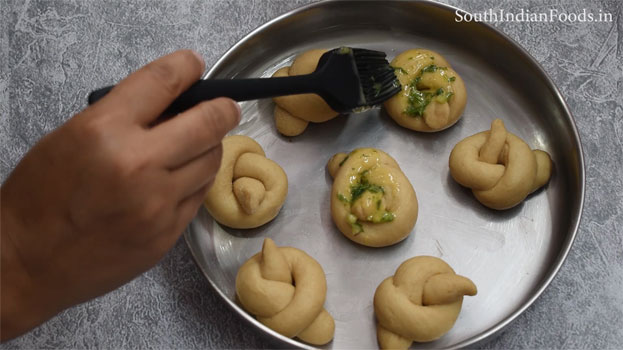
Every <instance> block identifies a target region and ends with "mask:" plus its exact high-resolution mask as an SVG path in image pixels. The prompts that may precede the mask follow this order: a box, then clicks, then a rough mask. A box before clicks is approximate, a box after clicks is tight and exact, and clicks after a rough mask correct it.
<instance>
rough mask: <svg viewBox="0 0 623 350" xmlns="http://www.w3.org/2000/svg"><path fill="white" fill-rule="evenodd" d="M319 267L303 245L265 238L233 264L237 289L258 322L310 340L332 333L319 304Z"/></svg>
mask: <svg viewBox="0 0 623 350" xmlns="http://www.w3.org/2000/svg"><path fill="white" fill-rule="evenodd" d="M326 293H327V283H326V279H325V275H324V271H323V270H322V267H321V266H320V264H318V262H317V261H316V260H314V259H313V258H312V257H310V256H309V255H307V254H306V253H305V252H303V251H302V250H299V249H296V248H291V247H277V246H276V245H275V242H273V241H272V240H271V239H270V238H266V239H265V240H264V244H263V246H262V251H261V252H260V253H258V254H256V255H255V256H253V257H251V258H250V259H249V260H247V262H245V263H244V265H242V267H241V268H240V270H238V275H237V276H236V294H237V296H238V299H239V300H240V303H241V304H242V306H243V307H244V308H245V310H247V311H248V312H250V313H251V314H253V315H255V316H256V317H257V319H258V321H260V322H261V323H263V324H264V325H266V326H267V327H269V328H271V329H273V330H275V331H276V332H278V333H280V334H283V335H285V336H286V337H290V338H293V337H298V338H299V339H301V340H303V341H305V342H308V343H310V344H314V345H323V344H326V343H328V342H329V341H331V339H333V334H334V332H335V322H334V320H333V317H331V315H330V314H329V313H328V312H327V310H325V309H324V307H323V304H324V301H325V298H326Z"/></svg>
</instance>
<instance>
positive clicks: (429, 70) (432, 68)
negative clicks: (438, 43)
mask: <svg viewBox="0 0 623 350" xmlns="http://www.w3.org/2000/svg"><path fill="white" fill-rule="evenodd" d="M438 68H439V67H437V66H436V65H434V64H431V65H428V66H426V67H424V68H422V72H424V73H433V72H435V71H436V70H437V69H438Z"/></svg>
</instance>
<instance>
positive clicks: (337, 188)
mask: <svg viewBox="0 0 623 350" xmlns="http://www.w3.org/2000/svg"><path fill="white" fill-rule="evenodd" d="M327 170H328V171H329V174H331V176H332V177H333V186H332V190H331V216H332V217H333V222H335V225H336V226H337V228H338V229H339V230H340V232H342V234H344V236H346V237H347V238H348V239H350V240H352V241H354V242H357V243H359V244H363V245H365V246H369V247H385V246H388V245H392V244H395V243H398V242H400V241H402V240H403V239H405V238H406V237H407V236H408V235H409V233H411V230H413V227H414V226H415V222H416V220H417V215H418V202H417V197H416V195H415V191H414V190H413V186H411V183H410V182H409V179H407V177H406V176H405V174H404V173H403V172H402V170H401V169H400V167H399V166H398V163H396V161H395V160H394V159H393V158H392V157H391V156H389V155H388V154H387V153H385V152H383V151H381V150H378V149H374V148H360V149H356V150H354V151H352V152H351V153H350V154H346V153H338V154H336V155H334V156H333V157H332V158H331V159H330V160H329V162H328V163H327Z"/></svg>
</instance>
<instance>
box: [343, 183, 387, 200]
mask: <svg viewBox="0 0 623 350" xmlns="http://www.w3.org/2000/svg"><path fill="white" fill-rule="evenodd" d="M366 191H368V192H372V193H385V191H384V190H383V187H381V186H378V185H372V184H369V183H365V184H363V183H361V184H356V185H351V186H350V196H351V200H350V201H351V203H353V202H355V201H356V200H357V199H359V197H361V196H362V195H363V194H364V192H366Z"/></svg>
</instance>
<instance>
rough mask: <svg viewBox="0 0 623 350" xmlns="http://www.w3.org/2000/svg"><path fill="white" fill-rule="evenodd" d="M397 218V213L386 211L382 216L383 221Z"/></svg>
mask: <svg viewBox="0 0 623 350" xmlns="http://www.w3.org/2000/svg"><path fill="white" fill-rule="evenodd" d="M395 218H396V214H394V213H390V212H388V211H386V212H385V213H384V214H383V216H382V217H381V222H390V221H394V219H395Z"/></svg>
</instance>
